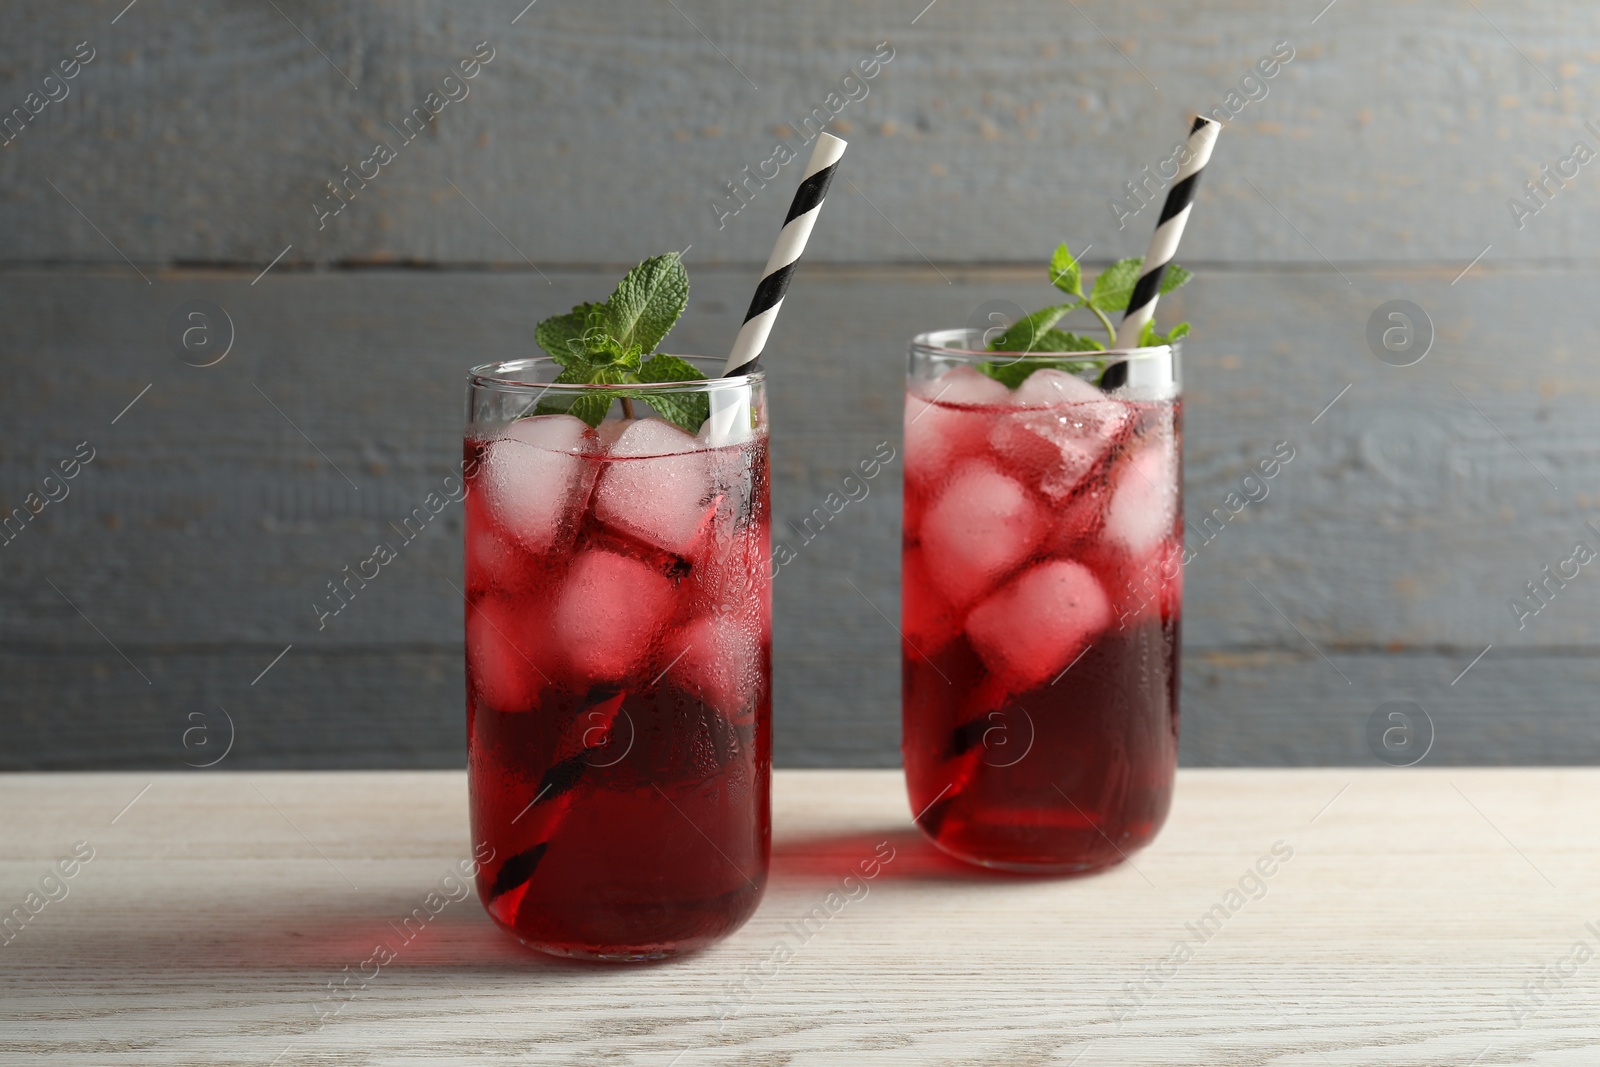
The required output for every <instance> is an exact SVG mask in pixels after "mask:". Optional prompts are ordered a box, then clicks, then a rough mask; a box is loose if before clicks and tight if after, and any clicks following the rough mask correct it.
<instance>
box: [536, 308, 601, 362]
mask: <svg viewBox="0 0 1600 1067" xmlns="http://www.w3.org/2000/svg"><path fill="white" fill-rule="evenodd" d="M596 312H601V313H603V312H604V307H603V306H602V305H600V304H579V305H578V306H577V307H575V308H573V309H572V310H571V311H569V312H568V313H567V314H565V315H554V316H551V317H550V318H548V319H545V320H544V321H543V322H541V323H539V325H537V326H535V327H534V329H533V338H534V340H535V341H537V342H538V343H539V347H540V348H542V349H544V350H545V353H546V354H547V355H548V356H549V357H550V358H551V359H553V360H555V361H556V362H557V363H560V364H561V365H562V366H565V365H566V364H567V362H568V360H570V359H572V358H573V357H574V356H578V357H581V356H583V355H584V354H586V353H587V352H588V351H589V346H588V344H587V342H586V341H585V340H584V335H585V334H586V333H588V331H589V329H590V327H591V325H592V322H591V320H592V319H593V317H594V314H595V313H596Z"/></svg>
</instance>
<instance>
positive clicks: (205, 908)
mask: <svg viewBox="0 0 1600 1067" xmlns="http://www.w3.org/2000/svg"><path fill="white" fill-rule="evenodd" d="M146 786H148V789H146ZM135 797H137V798H138V799H137V801H136V802H134V803H133V804H132V806H131V807H127V805H128V804H129V802H130V800H133V799H134V798H135ZM124 809H126V810H124ZM0 811H4V812H5V813H6V818H5V820H4V831H3V833H0V904H3V905H4V908H5V909H7V910H9V909H10V908H11V907H14V906H16V905H18V904H21V903H22V901H23V898H24V896H25V894H26V893H27V892H28V891H29V889H30V886H31V885H33V884H35V883H36V882H37V881H38V880H39V879H40V878H41V877H42V876H43V875H44V874H46V873H47V871H48V870H49V869H50V867H51V865H52V864H54V863H55V861H56V860H58V859H60V858H61V857H63V856H66V855H68V854H69V853H70V851H71V849H72V847H73V845H74V842H77V841H80V840H81V841H87V842H88V843H89V846H90V847H92V848H93V850H94V857H93V859H92V860H90V861H89V862H88V863H86V864H84V865H83V866H82V867H81V869H79V870H78V872H77V874H76V875H75V876H74V877H73V878H71V879H70V880H68V881H67V883H66V884H67V886H68V887H69V891H68V895H67V896H66V897H65V898H63V899H61V900H60V901H58V902H53V903H49V904H47V905H45V907H44V908H43V909H42V910H41V911H40V912H39V914H38V915H37V916H36V917H34V918H33V919H32V920H31V921H30V922H29V923H28V924H27V925H26V926H24V927H23V928H22V929H21V931H20V932H19V933H17V934H15V936H14V937H13V938H12V939H11V941H10V942H9V943H7V944H4V945H3V946H0V1032H3V1033H4V1034H5V1035H6V1039H5V1041H4V1043H3V1045H0V1062H6V1063H10V1062H16V1063H24V1062H26V1063H33V1062H36V1061H37V1059H38V1058H39V1057H42V1056H45V1055H49V1056H50V1058H51V1060H52V1062H60V1063H71V1064H76V1063H83V1064H96V1065H102V1064H145V1063H161V1064H191V1063H193V1064H199V1063H207V1064H235V1063H237V1064H272V1063H278V1064H299V1063H356V1064H365V1063H395V1062H405V1063H408V1064H409V1063H455V1062H460V1061H463V1060H466V1059H468V1058H476V1057H485V1056H492V1057H503V1056H505V1057H515V1058H516V1059H517V1060H518V1061H519V1062H525V1063H538V1064H545V1063H549V1064H558V1063H560V1064H570V1063H601V1062H604V1063H623V1064H661V1065H667V1064H677V1065H679V1067H696V1065H701V1064H732V1063H789V1064H856V1063H860V1062H862V1061H863V1059H866V1058H867V1057H871V1058H872V1059H873V1060H874V1061H876V1062H885V1063H897V1064H898V1063H904V1064H923V1065H933V1064H939V1065H944V1064H1008V1065H1017V1064H1078V1065H1080V1067H1092V1065H1098V1064H1113V1063H1133V1062H1137V1063H1144V1064H1172V1065H1201V1064H1228V1065H1234V1064H1241V1063H1249V1064H1286V1065H1288V1064H1322V1063H1328V1064H1396V1065H1401V1064H1416V1065H1423V1064H1457V1065H1460V1064H1468V1063H1475V1064H1485V1065H1487V1064H1502V1063H1540V1064H1579V1063H1592V1062H1594V1060H1593V1057H1594V1056H1595V1055H1596V1049H1597V1048H1600V1025H1597V1023H1596V1011H1595V1009H1596V1007H1597V1006H1600V1005H1597V1003H1596V994H1595V975H1596V974H1600V963H1594V962H1592V961H1590V960H1588V958H1587V956H1586V955H1585V956H1584V958H1583V959H1582V960H1578V959H1577V958H1576V957H1575V956H1574V955H1573V953H1574V951H1575V949H1574V946H1575V945H1577V944H1579V943H1581V944H1583V945H1584V946H1585V951H1586V952H1587V953H1589V954H1592V953H1594V952H1595V951H1596V947H1597V944H1600V933H1596V932H1594V931H1592V930H1591V929H1590V928H1589V927H1587V926H1586V925H1585V924H1586V923H1587V922H1590V921H1594V922H1596V927H1597V929H1600V908H1596V907H1595V905H1594V904H1593V902H1592V900H1590V899H1589V895H1588V890H1589V889H1590V887H1591V886H1592V885H1593V880H1594V878H1595V876H1596V874H1597V873H1600V849H1597V846H1596V843H1595V839H1594V836H1593V834H1592V832H1591V828H1592V827H1593V826H1594V824H1595V822H1596V818H1597V816H1600V769H1555V770H1550V769H1541V770H1526V769H1459V768H1458V769H1450V770H1411V771H1376V770H1351V769H1341V768H1333V769H1319V770H1189V771H1184V772H1183V773H1182V774H1181V775H1180V780H1179V789H1178V798H1177V803H1176V806H1175V809H1174V812H1173V816H1172V819H1171V821H1170V823H1169V824H1168V826H1167V828H1166V830H1165V831H1164V832H1163V834H1162V835H1161V837H1160V838H1159V839H1158V840H1157V842H1156V843H1155V844H1154V845H1153V846H1152V847H1151V848H1150V849H1149V850H1147V851H1146V852H1144V853H1141V854H1139V855H1137V856H1135V857H1134V858H1133V861H1132V863H1131V864H1129V865H1125V866H1123V867H1121V868H1119V869H1116V870H1112V871H1109V872H1106V873H1103V874H1100V875H1095V876H1091V877H1083V878H1077V879H1032V878H1020V877H1009V876H1006V877H1002V876H992V875H988V874H986V873H983V872H978V871H973V870H969V869H967V868H964V867H962V866H960V865H958V864H956V863H954V862H953V861H949V860H947V859H945V858H944V857H943V856H942V855H941V854H939V853H938V852H937V851H935V850H934V849H933V848H932V847H931V846H929V845H927V844H925V843H924V842H923V841H922V840H921V838H920V837H919V836H918V835H917V833H916V831H915V830H914V829H913V828H912V826H911V823H910V818H909V813H908V811H907V809H906V804H905V800H904V794H903V790H902V785H901V780H900V776H899V774H898V773H896V772H892V771H784V772H780V773H779V774H778V776H777V782H776V786H775V820H776V829H775V840H774V863H773V876H772V883H771V887H770V889H769V891H768V894H767V897H766V900H765V901H764V903H763V905H762V908H761V910H760V911H759V912H758V913H757V915H756V916H755V918H753V919H752V920H751V921H750V922H749V923H748V924H747V925H746V926H745V927H744V928H743V929H742V930H740V931H739V932H738V933H737V934H735V935H734V936H733V937H732V938H730V939H729V940H728V941H726V942H724V943H723V944H721V945H718V946H716V947H714V948H712V949H710V950H708V951H706V952H704V953H702V954H700V955H698V956H695V957H692V958H689V959H686V960H681V961H675V962H669V963H666V964H661V965H649V966H632V967H630V966H600V965H586V964H585V965H579V964H574V963H569V962H564V961H558V960H554V959H549V958H546V957H542V956H539V955H537V954H534V953H530V952H527V951H524V950H522V949H520V948H519V947H518V946H517V945H515V944H514V943H512V942H511V941H510V940H509V939H507V938H506V937H504V936H503V935H501V934H500V933H499V932H498V931H496V930H495V929H494V928H493V927H492V926H491V925H490V923H489V922H488V920H487V918H486V917H485V916H484V914H483V912H482V910H481V909H480V907H479V905H478V903H477V901H476V900H475V899H474V898H472V897H468V898H467V899H465V900H462V901H459V902H452V903H450V904H448V905H446V906H445V908H444V909H443V910H442V911H440V912H439V914H438V915H437V917H436V918H434V919H433V920H432V921H431V922H430V923H429V924H428V925H427V926H426V927H424V928H423V930H422V931H421V933H419V934H415V935H414V938H413V939H412V940H410V941H406V940H403V939H402V937H401V935H400V934H398V933H397V932H396V929H395V927H394V925H393V924H395V923H397V922H398V920H399V919H400V918H401V917H403V916H404V915H406V914H407V913H408V912H410V911H411V910H412V909H413V908H415V907H417V906H419V905H420V904H421V902H422V900H423V898H424V897H425V896H426V895H427V893H428V892H429V890H430V889H432V888H434V887H435V886H437V885H438V884H439V883H440V879H441V876H442V875H444V874H445V872H446V870H447V868H448V866H449V865H450V864H451V863H453V862H454V861H456V860H458V859H460V858H462V857H464V856H466V854H467V834H466V820H465V783H464V779H463V776H462V775H461V774H460V773H456V772H372V773H351V772H345V773H300V772H296V773H261V774H212V775H201V774H191V775H175V774H166V775H154V776H149V775H131V774H95V775H89V774H72V775H38V774H24V775H9V776H5V777H0ZM113 820H114V821H113ZM884 843H887V845H886V847H887V848H888V849H892V850H893V858H892V859H891V860H889V861H888V862H886V863H885V864H883V867H882V870H881V873H880V874H879V876H878V877H877V878H875V879H873V880H871V881H869V882H866V883H864V884H865V886H866V890H865V893H864V895H863V893H862V892H861V890H859V889H856V888H854V887H851V893H852V894H853V895H854V896H855V898H856V899H853V900H850V901H849V902H848V903H845V904H843V905H842V906H841V905H838V904H837V903H835V904H834V910H833V911H831V912H830V910H829V907H828V894H829V893H830V892H835V891H839V890H840V889H841V887H842V879H843V878H844V876H845V875H846V874H847V873H849V872H850V871H852V870H854V869H856V867H857V864H858V863H859V862H860V861H862V860H864V859H866V858H868V857H870V856H872V855H873V854H874V852H875V851H877V850H879V849H882V848H884V847H885V844H884ZM1275 845H1276V848H1277V851H1278V857H1279V858H1278V861H1277V863H1276V865H1275V866H1274V865H1273V864H1263V867H1264V868H1267V869H1271V871H1272V873H1271V875H1270V876H1269V877H1262V878H1260V879H1259V886H1260V887H1261V888H1259V889H1258V888H1257V882H1256V881H1252V880H1250V879H1248V878H1246V879H1245V882H1244V889H1245V892H1244V893H1241V895H1240V899H1241V900H1243V903H1242V904H1238V906H1237V907H1236V910H1234V911H1233V912H1231V913H1229V914H1228V915H1227V916H1226V918H1225V919H1213V923H1214V925H1215V927H1216V929H1215V930H1213V929H1212V927H1211V926H1208V927H1207V928H1206V929H1207V931H1208V932H1210V933H1211V936H1210V937H1209V938H1206V939H1203V940H1202V938H1201V937H1200V936H1199V935H1198V934H1197V932H1196V930H1195V929H1192V928H1191V927H1192V926H1193V925H1194V924H1197V923H1198V922H1199V920H1200V919H1201V917H1202V916H1203V915H1205V914H1207V912H1208V910H1209V909H1211V908H1212V907H1213V906H1214V905H1217V904H1219V903H1220V904H1222V905H1223V908H1224V911H1226V909H1227V905H1229V904H1234V903H1236V901H1233V900H1229V899H1228V898H1227V894H1228V893H1229V891H1230V889H1237V888H1239V887H1240V884H1241V878H1242V877H1244V876H1245V875H1246V873H1247V871H1249V870H1250V869H1251V868H1252V866H1253V865H1255V864H1256V863H1257V861H1258V860H1259V859H1260V858H1261V857H1263V856H1269V855H1271V854H1272V850H1273V849H1274V847H1275ZM1291 851H1292V855H1291V854H1290V853H1291ZM1285 857H1287V858H1285ZM813 909H821V910H820V911H814V910H813ZM808 915H811V916H813V918H812V919H811V920H810V925H809V926H804V925H799V924H802V922H803V921H804V920H805V919H806V917H807V916H808ZM797 930H799V931H801V933H796V931H797ZM380 941H387V942H389V943H391V944H393V945H394V946H396V949H397V957H396V959H395V960H394V962H392V963H391V964H389V965H388V966H386V967H383V968H382V969H381V970H380V971H379V973H378V974H377V976H376V977H374V978H371V980H370V981H369V982H368V984H367V988H366V989H365V990H364V991H359V992H357V993H356V994H355V995H354V996H352V997H351V998H350V999H349V1000H348V1001H341V1000H326V999H325V997H326V996H327V994H328V985H327V983H329V982H330V981H337V980H339V979H341V978H342V977H343V976H344V974H345V973H347V972H345V971H344V970H343V968H345V967H346V966H348V967H349V968H350V971H349V972H348V973H351V974H355V973H357V972H358V971H359V970H360V968H361V962H362V961H363V960H365V959H366V958H367V957H368V956H369V955H370V954H371V952H372V949H373V946H374V945H375V944H376V943H378V942H380ZM779 944H785V945H787V946H788V948H789V950H790V951H791V952H792V954H793V955H792V958H788V959H783V960H780V959H779V957H780V956H782V955H784V954H783V953H779V952H776V951H775V949H776V946H778V945H779ZM1179 944H1183V945H1185V946H1187V957H1188V958H1184V955H1185V953H1184V951H1183V950H1180V949H1178V948H1177V947H1176V946H1177V945H1179ZM1580 955H1582V954H1580ZM1569 960H1572V961H1573V962H1572V963H1568V962H1567V961H1569ZM1163 961H1168V962H1165V963H1164V962H1163ZM1558 963H1559V964H1560V968H1561V970H1567V971H1571V972H1572V973H1570V974H1568V975H1566V976H1565V977H1558V978H1557V979H1556V980H1554V981H1550V982H1548V983H1547V988H1548V990H1549V993H1548V995H1546V996H1544V997H1542V998H1541V999H1542V1003H1541V1004H1540V1005H1536V1007H1538V1009H1539V1010H1537V1011H1535V1012H1531V1013H1529V1014H1528V1015H1527V1016H1526V1017H1524V1018H1520V1019H1519V1017H1518V1015H1517V1014H1516V1012H1515V1009H1514V1005H1513V998H1514V997H1519V998H1520V997H1523V996H1524V994H1523V993H1522V991H1521V987H1522V986H1523V983H1525V982H1530V981H1538V980H1539V979H1540V978H1541V976H1542V975H1543V974H1544V973H1545V972H1543V969H1544V968H1546V967H1547V966H1552V965H1556V964H1558ZM1574 967H1575V969H1574ZM369 971H370V969H369ZM1549 973H1555V972H1549ZM1141 981H1142V982H1143V983H1144V991H1143V992H1138V993H1135V992H1131V990H1132V989H1133V988H1134V987H1133V985H1131V983H1138V982H1141ZM1119 1001H1120V1003H1119ZM335 1009H337V1010H335ZM319 1010H321V1011H327V1012H330V1014H328V1015H327V1016H326V1018H323V1019H321V1020H320V1021H319V1015H318V1011H319ZM1519 1022H1520V1025H1519ZM1475 1057H1476V1058H1475Z"/></svg>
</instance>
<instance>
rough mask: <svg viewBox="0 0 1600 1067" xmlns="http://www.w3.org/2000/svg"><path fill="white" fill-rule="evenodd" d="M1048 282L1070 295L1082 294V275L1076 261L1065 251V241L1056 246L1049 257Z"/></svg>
mask: <svg viewBox="0 0 1600 1067" xmlns="http://www.w3.org/2000/svg"><path fill="white" fill-rule="evenodd" d="M1050 284H1051V285H1053V286H1055V287H1056V288H1057V289H1060V290H1061V291H1062V292H1063V293H1068V294H1070V295H1072V296H1082V295H1083V277H1082V275H1081V274H1080V273H1079V271H1078V261H1077V260H1076V259H1075V258H1073V255H1072V253H1071V252H1068V251H1067V246H1066V243H1065V242H1063V243H1062V244H1059V245H1057V246H1056V251H1055V254H1054V255H1052V256H1051V257H1050Z"/></svg>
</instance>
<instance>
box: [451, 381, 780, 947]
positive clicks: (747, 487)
mask: <svg viewBox="0 0 1600 1067" xmlns="http://www.w3.org/2000/svg"><path fill="white" fill-rule="evenodd" d="M559 370H560V368H559V367H556V366H554V365H552V364H551V362H550V361H549V360H545V359H530V360H520V361H517V362H514V363H506V364H499V365H494V366H487V367H479V368H477V369H476V370H475V371H474V372H473V376H472V380H471V391H470V395H471V411H470V425H469V428H468V435H467V439H466V459H467V470H468V474H469V478H468V485H469V493H468V496H467V502H466V506H467V516H466V578H467V586H466V597H467V608H466V635H467V638H466V650H467V742H468V762H469V785H470V791H471V813H472V833H473V839H474V842H475V843H478V844H487V845H488V846H490V847H492V848H493V850H494V852H493V856H494V859H493V860H492V861H491V862H490V863H488V864H486V865H485V866H484V868H483V870H482V871H481V872H480V873H479V875H478V891H479V895H480V896H481V897H482V899H483V902H484V905H485V907H486V908H487V910H488V912H489V914H490V916H491V917H492V918H493V919H494V921H495V922H496V923H497V924H499V925H500V926H501V927H502V928H504V929H505V930H507V931H509V932H510V933H511V934H512V935H514V936H515V937H517V938H518V939H520V940H521V941H523V942H524V943H526V944H528V945H531V946H533V947H535V948H539V949H542V950H544V951H547V952H552V953H557V954H560V955H566V956H580V957H589V958H600V959H650V958H657V957H661V956H667V955H672V954H675V953H680V952H685V951H690V950H693V949H695V948H698V947H700V946H703V945H706V944H709V943H710V942H712V941H715V940H716V939H718V938H720V937H723V936H725V935H726V934H728V933H729V932H731V931H732V930H734V929H736V928H737V927H738V926H739V925H741V924H742V923H743V922H744V921H745V920H746V919H747V918H748V917H749V916H750V914H751V912H752V911H754V909H755V907H756V903H757V901H758V900H759V898H760V896H761V892H762V888H763V886H764V885H765V883H766V877H767V862H768V846H769V841H770V834H771V822H770V809H769V778H770V772H771V728H770V723H771V686H770V677H771V600H770V594H769V588H770V586H769V576H770V570H769V564H768V559H769V518H768V506H769V505H768V467H767V434H766V421H765V419H766V416H765V404H764V394H763V392H762V383H761V376H760V375H759V374H754V375H746V376H743V377H737V378H724V379H719V380H715V381H695V382H677V383H667V384H663V385H646V386H629V388H628V390H627V396H628V397H629V398H630V399H629V400H628V401H627V403H626V404H625V405H622V412H621V414H622V415H623V416H624V417H615V416H616V415H617V414H618V412H617V411H616V409H615V406H614V405H613V404H612V397H611V396H610V395H608V394H607V393H606V390H608V389H609V390H611V392H613V393H615V392H619V390H617V389H616V388H615V387H612V386H604V385H565V386H564V385H551V384H550V381H551V379H552V378H553V377H554V376H555V374H556V372H557V371H559ZM708 373H709V374H715V373H716V371H715V370H708ZM716 390H737V391H740V393H741V400H742V403H743V405H744V406H743V408H742V409H741V410H745V411H748V412H750V413H751V414H750V415H749V416H748V417H747V418H746V420H745V421H746V422H748V423H750V424H751V425H750V426H749V427H748V429H745V428H741V429H740V431H739V432H738V433H737V434H735V435H733V437H732V439H731V440H728V441H726V442H725V443H719V444H717V445H716V446H713V445H712V444H711V443H710V442H709V441H708V440H707V439H706V438H705V437H704V436H703V435H702V436H697V435H695V434H693V433H690V432H688V431H687V430H685V429H683V428H681V427H682V426H683V425H697V424H698V419H700V418H703V417H704V412H705V407H706V397H707V395H708V394H709V393H711V392H713V391H716ZM586 395H587V396H588V397H591V398H598V399H599V401H600V404H599V407H598V408H597V409H595V408H590V409H588V411H589V412H590V413H591V415H592V414H593V412H594V411H596V410H598V411H599V412H606V411H608V410H609V411H610V414H611V415H612V416H613V417H609V418H606V419H605V420H604V421H600V419H599V418H598V417H591V419H590V420H589V421H585V420H584V419H581V418H579V417H576V415H575V414H551V413H545V414H539V413H537V412H545V411H550V410H552V409H560V410H568V411H571V412H574V413H580V412H583V411H584V410H585V409H584V408H583V404H584V403H586V402H587V401H585V400H584V397H585V396H586ZM696 405H698V408H697V407H696ZM695 411H698V412H699V414H697V415H693V416H692V417H690V416H687V415H686V414H685V413H686V412H689V413H692V412H695ZM627 416H634V417H627ZM662 416H667V417H662ZM591 423H594V424H593V425H591Z"/></svg>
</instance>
